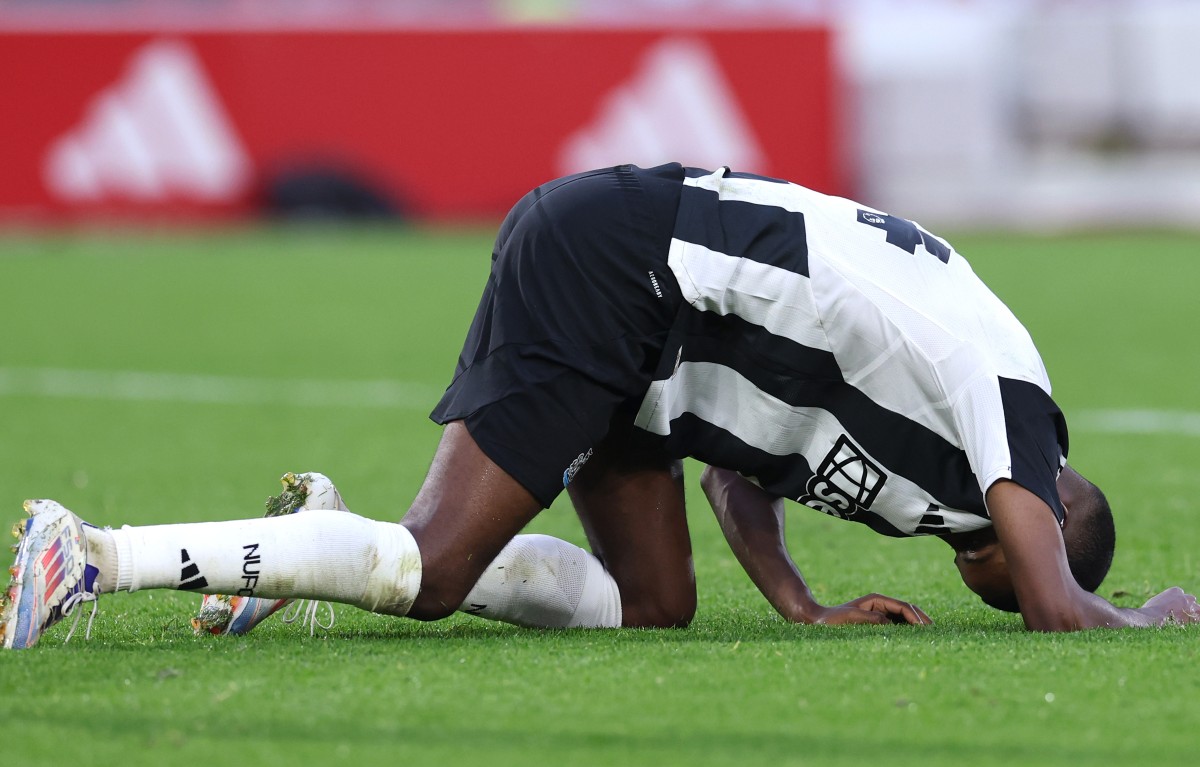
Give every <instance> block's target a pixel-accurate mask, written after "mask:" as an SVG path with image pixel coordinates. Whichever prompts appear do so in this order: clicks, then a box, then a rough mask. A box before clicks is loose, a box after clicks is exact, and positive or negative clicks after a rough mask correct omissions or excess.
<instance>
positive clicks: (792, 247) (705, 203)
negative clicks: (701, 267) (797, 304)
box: [675, 186, 808, 277]
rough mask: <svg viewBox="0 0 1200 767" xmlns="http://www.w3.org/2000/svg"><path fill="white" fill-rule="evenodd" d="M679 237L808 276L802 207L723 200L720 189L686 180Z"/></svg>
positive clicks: (676, 232)
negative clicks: (790, 208) (799, 208)
mask: <svg viewBox="0 0 1200 767" xmlns="http://www.w3.org/2000/svg"><path fill="white" fill-rule="evenodd" d="M675 238H676V239H678V240H683V241H684V242H691V243H695V244H696V245H703V246H704V247H706V248H708V249H709V250H714V251H717V252H719V253H724V254H726V255H728V256H736V257H738V258H746V259H750V260H753V261H757V262H759V263H762V264H769V265H771V266H777V267H779V268H780V269H787V270H788V271H790V272H795V273H796V274H801V275H804V276H805V277H807V276H808V238H807V236H806V230H805V227H804V214H803V213H797V212H793V211H790V210H785V209H783V208H780V207H777V206H774V205H759V204H756V203H752V202H742V201H741V200H721V199H720V198H719V197H718V196H717V193H716V192H712V191H709V190H708V189H700V188H699V187H694V186H685V187H683V190H682V193H681V195H680V199H679V215H678V217H677V218H676V219H675Z"/></svg>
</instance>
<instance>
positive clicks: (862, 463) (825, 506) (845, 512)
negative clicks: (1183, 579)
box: [796, 434, 887, 519]
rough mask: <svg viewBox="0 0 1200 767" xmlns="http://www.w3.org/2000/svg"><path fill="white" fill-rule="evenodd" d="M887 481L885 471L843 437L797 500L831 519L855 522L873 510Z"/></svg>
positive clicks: (848, 439)
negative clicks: (864, 513)
mask: <svg viewBox="0 0 1200 767" xmlns="http://www.w3.org/2000/svg"><path fill="white" fill-rule="evenodd" d="M886 481H887V474H885V473H884V471H883V469H881V468H880V467H879V466H878V465H877V464H876V463H874V462H873V461H871V459H869V458H867V456H866V454H865V453H864V452H863V451H862V450H861V449H860V448H859V447H858V445H855V444H854V443H853V442H851V441H850V438H849V437H848V436H846V435H845V434H843V435H841V436H840V437H838V440H837V442H836V443H834V446H833V449H831V450H830V451H829V452H828V453H827V454H826V455H825V458H824V460H822V461H821V465H820V466H818V467H817V472H816V474H814V475H813V476H812V477H811V478H809V480H808V482H807V483H806V485H805V488H804V489H805V492H804V494H803V495H801V496H800V497H799V498H797V499H796V500H797V501H799V502H800V503H802V504H804V505H805V506H808V507H809V508H811V509H816V510H817V511H823V512H825V513H826V514H829V515H831V516H834V517H841V518H842V519H851V518H852V517H854V515H856V514H858V513H860V512H862V511H866V510H868V509H870V508H871V504H872V503H873V502H874V501H875V498H876V497H878V495H879V491H880V490H882V489H883V483H884V482H886Z"/></svg>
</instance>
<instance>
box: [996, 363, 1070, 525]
mask: <svg viewBox="0 0 1200 767" xmlns="http://www.w3.org/2000/svg"><path fill="white" fill-rule="evenodd" d="M1000 401H1001V402H1002V403H1003V404H1004V428H1005V430H1006V431H1007V432H1008V450H1009V455H1010V458H1011V460H1012V478H1013V481H1014V482H1016V483H1017V484H1018V485H1021V486H1022V487H1024V488H1025V489H1026V490H1028V491H1029V492H1031V493H1033V494H1034V495H1036V496H1037V497H1039V498H1041V499H1042V500H1043V501H1045V502H1046V505H1047V506H1049V507H1050V508H1051V510H1053V511H1054V516H1056V517H1058V522H1059V524H1062V521H1063V520H1064V519H1065V518H1066V511H1065V510H1064V509H1063V505H1062V501H1061V500H1060V499H1059V497H1058V483H1057V480H1058V471H1059V468H1060V463H1059V461H1060V459H1061V458H1064V457H1066V455H1067V447H1068V441H1067V422H1066V419H1065V418H1063V414H1062V411H1061V410H1059V409H1058V405H1056V404H1054V400H1053V399H1051V398H1050V395H1049V394H1047V393H1046V392H1045V391H1043V390H1042V387H1040V386H1038V385H1037V384H1034V383H1030V382H1029V381H1018V380H1016V379H1013V378H1001V379H1000Z"/></svg>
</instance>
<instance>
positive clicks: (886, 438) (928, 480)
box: [672, 328, 986, 516]
mask: <svg viewBox="0 0 1200 767" xmlns="http://www.w3.org/2000/svg"><path fill="white" fill-rule="evenodd" d="M758 332H759V333H761V334H762V335H766V336H769V335H771V334H770V333H767V331H765V330H762V329H761V328H758ZM785 340H786V339H778V340H772V341H771V344H779V342H780V341H785ZM759 343H764V342H763V341H761V340H758V339H756V340H755V341H754V342H753V344H754V345H757V344H759ZM795 346H799V344H795ZM744 355H745V352H742V351H740V350H738V349H732V348H730V347H728V346H726V345H725V344H724V343H723V342H721V341H718V340H716V339H711V338H705V337H702V336H693V337H689V338H688V339H687V341H685V342H684V344H683V351H682V354H681V360H682V361H685V362H711V363H716V364H719V365H724V366H726V367H729V368H732V369H733V370H736V371H737V372H738V373H739V374H740V375H742V376H743V377H745V378H746V379H747V380H748V381H750V382H751V383H753V384H754V385H755V386H756V387H758V388H759V389H761V390H762V391H764V392H766V393H767V394H769V395H771V396H772V397H775V398H776V399H779V400H782V401H783V402H785V403H787V404H788V405H791V406H793V407H816V408H821V409H822V410H827V411H828V412H830V413H831V414H832V415H833V416H834V417H835V418H837V420H838V421H839V422H840V423H841V424H842V425H843V426H844V427H845V428H846V431H847V433H849V434H850V435H852V436H853V439H854V441H855V442H857V443H858V444H859V445H860V446H861V447H862V449H864V450H866V451H867V452H868V453H869V454H870V455H871V457H872V458H874V459H875V460H876V461H878V462H879V463H880V464H882V465H883V466H884V467H885V468H887V469H888V470H889V471H891V472H894V473H896V474H900V475H901V476H903V477H905V478H907V479H908V480H910V481H911V482H913V483H914V484H916V485H917V486H918V487H920V488H921V489H923V490H924V491H925V492H927V493H929V495H930V496H932V497H933V498H936V499H937V500H938V501H940V502H941V503H942V504H944V505H946V506H947V507H949V508H952V509H959V510H962V511H967V512H970V513H973V514H979V515H980V516H986V511H985V510H984V505H983V493H982V492H981V491H980V489H979V481H978V479H977V478H976V477H975V473H974V471H973V470H972V469H971V464H970V462H969V461H968V460H967V454H966V453H965V452H964V451H962V450H960V449H959V448H957V447H955V446H954V445H952V444H951V443H950V442H948V441H947V440H946V439H944V438H943V437H941V436H940V435H938V434H937V433H935V432H934V431H932V430H931V429H929V428H927V427H925V426H922V425H921V424H919V423H917V422H915V421H912V420H909V419H908V418H905V417H904V416H902V415H900V414H899V413H896V412H894V411H891V410H888V409H887V408H884V407H882V406H880V405H878V404H877V403H875V402H874V401H873V400H872V399H871V398H870V397H868V396H867V395H865V394H863V393H862V392H861V391H859V390H858V389H856V388H854V387H853V386H851V385H849V384H847V383H845V381H843V380H842V379H841V378H840V376H839V377H838V378H837V379H816V378H810V377H808V376H801V377H797V376H796V375H795V374H787V373H780V372H778V371H776V370H766V369H764V368H762V367H760V366H759V365H758V364H756V363H757V358H756V363H755V364H746V362H745V357H744ZM672 429H674V426H672ZM718 465H727V464H724V463H721V462H718ZM731 468H732V467H731ZM739 468H740V467H739ZM770 489H771V490H772V491H773V492H778V490H776V489H774V488H770ZM790 497H795V496H790Z"/></svg>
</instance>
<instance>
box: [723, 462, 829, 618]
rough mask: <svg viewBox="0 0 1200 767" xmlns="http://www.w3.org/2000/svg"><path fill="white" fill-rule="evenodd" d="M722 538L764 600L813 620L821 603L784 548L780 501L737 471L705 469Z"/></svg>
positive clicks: (791, 615) (791, 614)
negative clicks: (723, 537) (818, 602)
mask: <svg viewBox="0 0 1200 767" xmlns="http://www.w3.org/2000/svg"><path fill="white" fill-rule="evenodd" d="M700 484H701V487H703V488H704V493H705V495H706V496H707V497H708V502H709V504H710V505H711V506H712V509H713V513H714V514H715V515H716V517H717V522H718V523H719V524H720V526H721V531H722V532H723V533H724V534H725V540H726V541H728V542H729V547H730V548H731V549H732V550H733V553H734V556H736V557H737V560H738V562H739V563H740V564H741V565H742V568H743V569H744V570H745V571H746V574H747V575H749V576H750V580H752V581H753V582H754V585H755V586H757V587H758V590H759V591H760V592H762V594H763V596H764V597H766V598H767V601H768V602H770V603H771V606H772V607H774V608H775V609H776V610H777V611H778V612H779V614H780V615H782V616H783V617H784V618H787V619H788V620H790V621H793V622H796V623H812V622H814V621H815V620H816V619H817V616H818V611H819V610H820V609H821V606H820V605H819V604H817V602H816V601H815V600H814V599H813V597H812V593H811V592H810V591H809V589H808V584H806V583H805V582H804V576H803V575H801V574H800V571H799V569H798V568H797V567H796V564H795V562H793V561H792V558H791V556H790V555H789V554H788V552H787V545H786V541H785V539H784V527H783V513H784V512H783V501H782V499H779V498H774V497H772V496H771V495H769V494H768V493H766V492H764V491H763V490H762V489H761V488H759V487H757V486H755V485H753V484H752V483H750V482H749V481H747V480H746V479H744V478H743V477H741V476H740V475H738V474H737V473H736V472H732V471H728V470H725V469H716V468H713V467H708V468H707V469H705V471H704V474H703V475H702V476H701V479H700Z"/></svg>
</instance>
